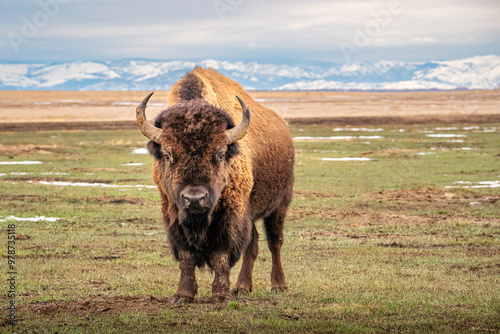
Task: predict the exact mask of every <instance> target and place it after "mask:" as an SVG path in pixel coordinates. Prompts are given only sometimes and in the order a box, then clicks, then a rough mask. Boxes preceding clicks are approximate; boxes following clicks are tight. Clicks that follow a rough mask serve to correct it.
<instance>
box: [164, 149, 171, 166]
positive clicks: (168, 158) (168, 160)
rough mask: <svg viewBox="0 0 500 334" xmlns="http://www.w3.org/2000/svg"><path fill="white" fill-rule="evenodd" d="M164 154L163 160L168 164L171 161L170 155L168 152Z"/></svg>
mask: <svg viewBox="0 0 500 334" xmlns="http://www.w3.org/2000/svg"><path fill="white" fill-rule="evenodd" d="M164 155H165V161H166V162H167V163H169V164H170V163H172V156H171V155H170V153H169V152H164Z"/></svg>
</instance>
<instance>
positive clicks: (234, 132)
mask: <svg viewBox="0 0 500 334" xmlns="http://www.w3.org/2000/svg"><path fill="white" fill-rule="evenodd" d="M236 98H237V99H238V101H239V102H240V105H241V109H243V118H242V119H241V122H240V124H238V125H236V126H235V127H234V128H232V129H229V130H227V131H226V138H227V142H228V144H232V143H235V142H237V141H238V140H240V139H241V138H243V137H245V135H246V133H247V130H248V127H249V126H250V115H251V112H250V108H248V106H247V105H246V104H245V102H243V100H242V99H240V98H239V97H238V96H236Z"/></svg>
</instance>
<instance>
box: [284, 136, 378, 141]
mask: <svg viewBox="0 0 500 334" xmlns="http://www.w3.org/2000/svg"><path fill="white" fill-rule="evenodd" d="M382 138H384V137H381V136H358V137H356V136H332V137H293V138H292V139H293V140H295V141H299V140H351V139H382Z"/></svg>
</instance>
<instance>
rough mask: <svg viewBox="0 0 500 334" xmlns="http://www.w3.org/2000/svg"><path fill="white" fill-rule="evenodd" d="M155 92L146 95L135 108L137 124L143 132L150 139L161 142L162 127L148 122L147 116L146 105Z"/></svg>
mask: <svg viewBox="0 0 500 334" xmlns="http://www.w3.org/2000/svg"><path fill="white" fill-rule="evenodd" d="M153 94H154V92H153V93H151V94H149V95H148V96H146V98H145V99H144V100H142V102H141V104H139V105H138V106H137V109H136V110H135V116H136V118H137V124H138V125H139V128H140V129H141V132H142V134H143V135H144V136H146V137H147V138H148V139H149V140H152V141H154V142H155V143H157V144H161V129H160V128H157V127H156V126H153V125H152V124H151V123H149V122H148V120H147V118H146V105H147V104H148V101H149V98H150V97H151V95H153Z"/></svg>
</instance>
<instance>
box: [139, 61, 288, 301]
mask: <svg viewBox="0 0 500 334" xmlns="http://www.w3.org/2000/svg"><path fill="white" fill-rule="evenodd" d="M152 94H153V93H151V94H150V95H148V96H147V97H146V98H145V99H144V100H143V101H142V103H141V104H140V105H139V106H138V107H137V109H136V116H137V123H138V125H139V127H140V129H141V132H142V134H143V135H144V136H146V137H147V138H148V139H149V140H150V141H149V142H148V144H147V147H148V150H149V153H150V154H151V155H152V156H153V157H154V167H153V179H154V181H155V183H156V184H157V186H158V189H159V192H160V198H161V211H162V216H163V223H164V226H165V230H166V233H167V236H168V240H169V244H170V246H171V249H172V253H173V255H174V257H175V259H176V260H177V261H178V262H179V268H180V280H179V284H178V287H177V291H176V292H175V294H174V296H173V297H172V300H171V302H172V303H177V304H179V303H183V302H190V301H192V300H193V298H194V297H195V295H196V294H197V291H198V286H197V284H196V278H195V268H196V267H203V266H204V265H205V264H207V265H208V266H209V267H210V268H211V269H212V271H213V273H214V280H213V283H212V299H213V300H214V301H216V302H217V301H223V300H224V299H226V298H229V297H230V296H231V291H230V284H229V273H230V269H231V268H232V267H233V266H234V264H235V263H236V262H237V261H238V260H239V258H240V256H241V255H243V263H242V267H241V271H240V273H239V276H238V280H237V282H236V284H235V286H234V289H233V290H232V292H233V293H235V294H240V293H243V294H245V293H249V292H250V291H252V270H253V266H254V262H255V260H256V258H257V254H258V233H257V229H256V227H255V222H256V221H257V220H259V219H263V221H264V228H265V231H266V236H267V243H268V247H269V250H270V251H271V253H272V270H271V290H272V291H277V290H285V289H287V285H286V281H285V275H284V273H283V268H282V264H281V246H282V244H283V224H284V220H285V216H286V211H287V207H288V206H289V204H290V201H291V199H292V187H293V180H294V178H293V164H294V150H293V144H292V139H291V137H290V133H289V130H288V127H287V125H286V123H285V121H284V120H283V118H282V117H281V116H279V115H278V114H277V113H275V112H274V111H272V110H270V109H267V108H265V107H263V106H261V105H260V104H259V103H257V102H255V101H254V100H253V99H252V98H251V97H250V96H249V95H248V94H247V93H246V92H245V91H244V90H243V88H242V87H241V86H240V85H239V84H238V83H236V82H234V81H232V80H230V79H229V78H227V77H225V76H223V75H222V74H220V73H218V72H217V71H215V70H212V69H203V68H199V67H197V68H195V69H194V70H192V71H191V72H189V73H187V74H186V75H185V76H184V77H183V78H182V79H181V80H180V81H179V82H177V83H175V84H174V85H173V86H172V90H171V92H170V96H169V107H168V108H167V109H166V110H164V111H163V112H161V113H160V114H159V115H158V116H157V118H156V120H155V122H154V125H152V124H151V123H149V122H148V121H147V119H146V115H145V109H146V105H147V102H148V101H149V99H150V97H151V95H152ZM236 123H237V125H235V124H236Z"/></svg>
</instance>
